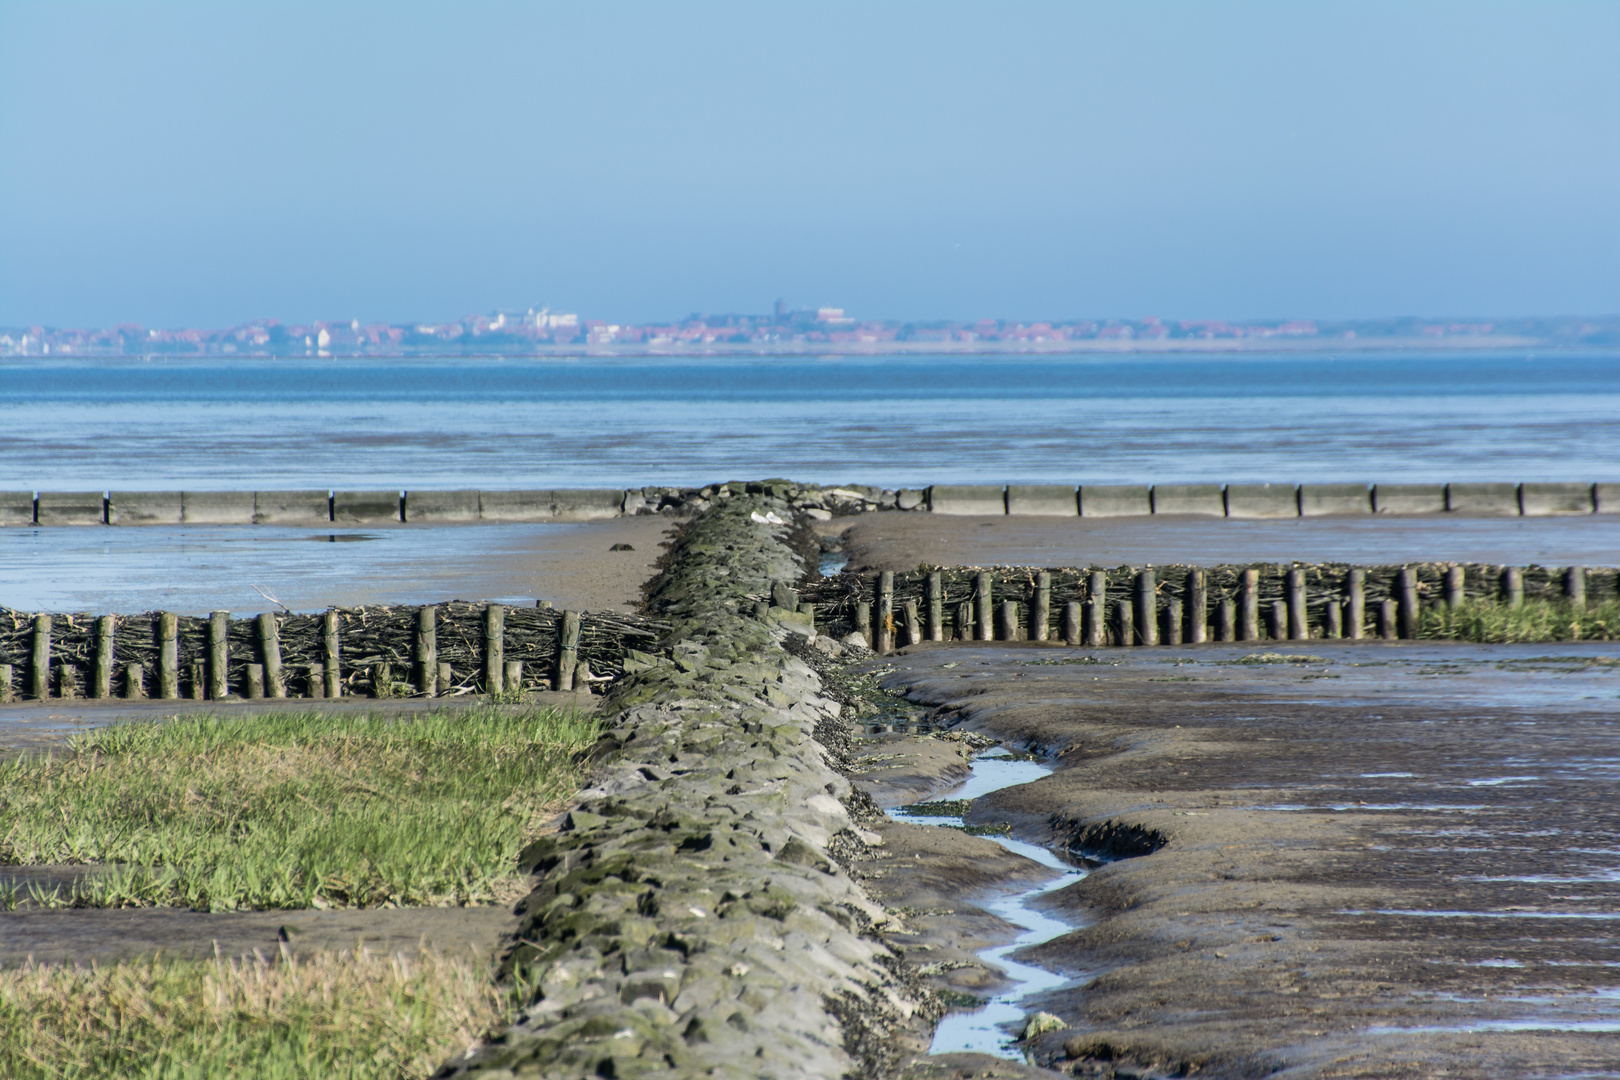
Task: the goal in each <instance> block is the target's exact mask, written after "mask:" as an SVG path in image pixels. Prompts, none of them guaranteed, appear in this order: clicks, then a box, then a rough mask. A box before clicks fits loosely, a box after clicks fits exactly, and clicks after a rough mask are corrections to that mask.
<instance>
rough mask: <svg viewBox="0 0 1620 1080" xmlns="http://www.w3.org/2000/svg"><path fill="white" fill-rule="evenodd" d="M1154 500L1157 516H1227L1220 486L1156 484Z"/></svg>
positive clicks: (1154, 486)
mask: <svg viewBox="0 0 1620 1080" xmlns="http://www.w3.org/2000/svg"><path fill="white" fill-rule="evenodd" d="M1152 498H1153V512H1154V513H1155V514H1204V515H1206V516H1208V517H1223V516H1225V514H1226V503H1225V500H1224V498H1223V497H1222V494H1221V485H1219V484H1154V485H1153V493H1152Z"/></svg>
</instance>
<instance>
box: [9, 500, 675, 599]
mask: <svg viewBox="0 0 1620 1080" xmlns="http://www.w3.org/2000/svg"><path fill="white" fill-rule="evenodd" d="M669 525H670V523H669V521H668V520H667V519H665V518H661V517H650V516H643V517H621V518H610V519H607V520H603V521H591V522H578V523H574V522H570V523H563V524H548V523H542V524H523V525H500V524H482V525H384V526H365V527H363V528H362V527H343V526H338V525H322V526H318V527H311V528H287V527H279V526H274V525H175V526H164V525H150V526H141V527H138V528H110V527H106V526H82V527H72V528H48V527H32V528H12V529H0V601H3V603H4V604H5V605H6V606H7V607H11V608H14V609H16V610H19V611H94V612H97V613H105V612H117V613H122V614H128V613H134V612H140V611H155V610H162V611H173V612H177V613H179V614H182V615H205V614H207V613H208V612H210V611H215V610H222V611H239V612H257V611H272V610H276V608H277V604H276V602H275V601H279V602H280V603H281V604H283V605H285V606H286V607H288V608H290V609H292V610H293V611H324V610H325V609H326V608H328V607H333V606H336V607H354V606H359V605H362V604H422V603H438V602H440V601H444V600H451V599H460V600H494V601H500V602H502V603H526V604H533V603H534V602H535V601H536V600H545V601H548V602H550V603H551V604H552V605H553V606H554V607H558V608H568V609H572V610H587V611H601V610H616V611H629V610H633V609H634V608H635V607H636V606H637V605H638V604H639V603H640V602H641V583H642V582H643V581H645V580H646V579H647V578H648V577H649V576H650V575H651V574H652V565H653V563H654V562H655V561H656V560H657V558H658V555H659V553H660V552H661V550H662V548H661V547H660V545H661V544H662V542H663V540H664V537H665V534H666V533H667V531H668V529H669ZM615 545H628V547H626V548H621V549H619V550H614V546H615ZM255 586H256V587H255ZM260 590H263V591H262V592H261V591H260ZM266 594H268V596H267V595H266ZM269 597H274V598H275V600H274V601H273V600H271V599H270V598H269Z"/></svg>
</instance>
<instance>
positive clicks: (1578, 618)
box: [1418, 600, 1620, 643]
mask: <svg viewBox="0 0 1620 1080" xmlns="http://www.w3.org/2000/svg"><path fill="white" fill-rule="evenodd" d="M1418 637H1420V638H1430V639H1439V640H1444V641H1477V642H1491V643H1494V642H1537V641H1614V640H1616V639H1617V638H1620V601H1616V600H1608V601H1604V602H1602V603H1596V604H1590V605H1588V606H1586V607H1580V608H1578V607H1576V606H1574V605H1573V604H1571V603H1569V602H1568V601H1566V600H1554V601H1548V600H1527V601H1525V603H1524V604H1523V606H1521V607H1508V606H1507V605H1505V604H1501V603H1498V602H1497V601H1494V600H1464V601H1463V602H1462V603H1461V604H1459V605H1457V606H1456V607H1454V608H1448V607H1444V606H1441V605H1435V606H1430V607H1424V608H1423V610H1422V615H1421V618H1420V619H1419V623H1418Z"/></svg>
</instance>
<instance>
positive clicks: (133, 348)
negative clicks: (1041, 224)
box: [0, 302, 1620, 357]
mask: <svg viewBox="0 0 1620 1080" xmlns="http://www.w3.org/2000/svg"><path fill="white" fill-rule="evenodd" d="M1594 346H1610V347H1612V346H1620V316H1598V317H1579V316H1565V317H1558V318H1517V319H1497V320H1491V321H1484V320H1479V319H1469V320H1463V319H1424V318H1415V317H1413V318H1407V317H1403V318H1389V319H1360V320H1352V321H1341V322H1323V321H1314V320H1309V319H1295V320H1256V321H1249V322H1222V321H1211V320H1187V319H1182V320H1167V319H1158V318H1151V317H1150V318H1145V319H1060V320H1054V321H1051V322H1019V321H1014V320H1007V319H980V320H979V321H977V322H948V321H939V322H905V321H901V320H894V319H888V320H859V319H855V318H852V317H850V316H847V315H846V314H845V313H844V310H843V309H842V308H833V307H823V308H817V309H814V310H807V311H789V310H786V309H785V307H784V306H783V305H782V304H781V303H780V302H778V303H777V305H776V310H775V311H774V312H773V313H771V314H769V315H697V314H694V315H690V316H688V317H687V318H685V319H681V320H679V321H676V322H670V323H657V324H647V325H636V324H631V323H615V322H607V321H605V320H600V319H585V318H581V317H580V316H579V315H578V314H576V313H563V312H554V311H551V310H550V309H548V308H539V309H535V308H530V309H529V310H527V311H524V312H496V313H495V314H493V315H474V316H468V317H467V318H464V319H461V320H458V321H456V322H450V323H405V324H393V323H372V324H369V325H362V324H361V323H360V322H359V321H358V320H351V321H349V322H313V323H308V324H289V323H282V322H280V321H278V320H275V319H265V320H260V321H256V322H251V323H245V324H243V325H241V326H233V327H230V328H228V329H223V330H202V329H195V328H187V329H180V330H158V329H148V328H146V327H143V326H139V325H133V324H124V325H120V326H114V327H111V328H109V329H100V330H78V329H61V328H56V327H46V326H31V327H8V328H0V357H22V356H74V357H78V356H84V357H116V356H129V357H140V356H240V357H369V356H381V357H385V356H728V355H729V356H827V355H868V356H882V355H896V356H900V355H909V354H929V353H951V354H987V355H989V354H1026V353H1027V354H1075V353H1131V352H1143V353H1151V352H1237V351H1263V352H1280V351H1287V352H1324V351H1335V352H1342V351H1346V350H1364V349H1448V350H1451V349H1505V348H1533V347H1541V348H1567V347H1594Z"/></svg>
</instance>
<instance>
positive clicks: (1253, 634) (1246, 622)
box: [1237, 566, 1260, 641]
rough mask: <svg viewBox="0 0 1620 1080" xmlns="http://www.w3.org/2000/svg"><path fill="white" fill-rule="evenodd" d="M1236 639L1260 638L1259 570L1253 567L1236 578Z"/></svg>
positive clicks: (1256, 639) (1249, 639) (1251, 639)
mask: <svg viewBox="0 0 1620 1080" xmlns="http://www.w3.org/2000/svg"><path fill="white" fill-rule="evenodd" d="M1237 602H1238V628H1237V631H1238V640H1239V641H1258V640H1259V639H1260V571H1258V570H1256V569H1255V568H1254V567H1252V566H1251V567H1250V568H1249V569H1247V570H1245V571H1243V573H1242V575H1241V576H1240V577H1239V578H1238V596H1237Z"/></svg>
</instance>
